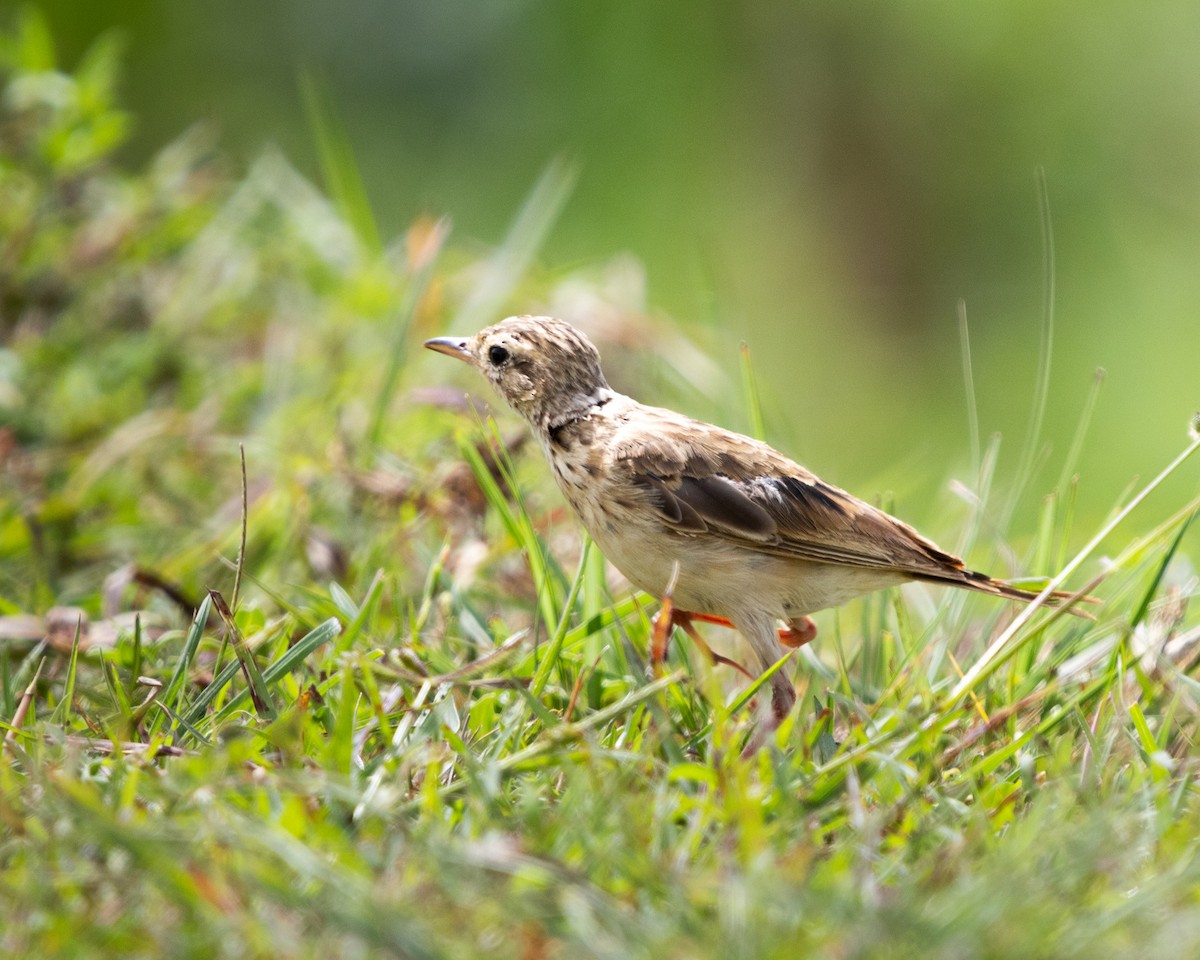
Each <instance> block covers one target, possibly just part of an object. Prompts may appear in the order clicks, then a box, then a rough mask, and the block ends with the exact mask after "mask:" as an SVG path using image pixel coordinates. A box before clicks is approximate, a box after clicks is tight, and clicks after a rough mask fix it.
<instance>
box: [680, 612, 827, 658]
mask: <svg viewBox="0 0 1200 960" xmlns="http://www.w3.org/2000/svg"><path fill="white" fill-rule="evenodd" d="M686 616H688V617H690V618H691V619H693V620H699V621H701V622H703V623H715V624H717V626H720V627H730V628H732V627H733V624H732V623H730V622H729V621H728V620H726V619H725V618H724V617H714V616H713V615H712V614H709V613H689V614H686ZM685 629H686V628H685ZM689 636H691V634H690V633H689ZM816 636H817V624H816V622H815V621H814V620H813V618H812V617H794V618H793V619H791V620H789V621H788V622H787V626H786V627H784V628H783V629H782V630H780V631H779V642H780V643H781V644H783V645H784V646H785V647H791V648H792V649H795V648H796V647H802V646H804V645H805V644H806V643H811V642H812V641H813V640H814V639H815V638H816Z"/></svg>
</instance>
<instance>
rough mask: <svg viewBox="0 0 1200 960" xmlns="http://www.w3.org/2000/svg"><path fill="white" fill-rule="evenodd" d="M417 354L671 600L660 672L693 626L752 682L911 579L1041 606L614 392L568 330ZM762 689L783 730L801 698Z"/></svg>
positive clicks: (536, 326) (457, 340)
mask: <svg viewBox="0 0 1200 960" xmlns="http://www.w3.org/2000/svg"><path fill="white" fill-rule="evenodd" d="M425 346H426V347H428V348H429V349H430V350H436V351H437V352H439V353H444V354H446V355H447V356H451V357H456V358H458V359H459V360H464V361H466V362H467V363H469V364H471V365H472V366H474V367H475V368H476V369H478V370H479V371H481V372H482V373H483V374H484V376H486V377H487V378H488V380H489V381H491V383H492V385H493V386H494V387H495V388H496V390H497V391H498V392H499V393H500V395H501V396H502V397H503V398H504V399H505V400H506V401H508V403H509V404H510V405H511V406H512V407H513V409H514V410H516V411H517V413H519V414H521V416H522V417H524V418H525V420H526V421H528V423H529V425H530V427H531V428H532V429H533V433H534V435H535V436H536V437H537V439H538V441H539V442H540V443H541V445H542V449H543V450H544V451H545V454H546V459H547V460H549V462H550V466H551V468H552V469H553V471H554V478H555V480H557V481H558V486H559V488H560V489H561V490H562V492H563V495H564V496H565V497H566V498H567V501H568V502H569V503H570V504H571V506H572V507H573V508H574V510H575V512H576V513H577V514H578V515H579V519H580V520H582V521H583V525H584V527H586V528H587V531H588V533H589V534H591V536H592V539H593V540H595V542H596V543H597V544H598V545H599V547H600V549H601V550H602V551H603V552H604V554H605V556H607V557H608V559H609V560H610V561H612V563H613V564H614V565H615V566H616V567H617V569H618V570H620V571H621V572H622V573H623V574H624V575H625V576H626V577H627V578H628V580H629V581H630V583H632V584H633V585H634V586H635V587H637V588H638V589H640V590H644V591H646V592H647V593H650V594H652V595H654V596H658V597H664V612H665V613H667V620H666V622H665V623H662V624H661V627H662V629H661V630H658V631H656V636H658V637H660V639H659V641H658V642H656V643H655V644H654V648H653V649H652V651H651V652H652V655H653V657H654V658H656V659H661V658H662V656H663V655H664V654H665V647H666V644H665V641H666V638H667V637H668V636H669V633H670V626H671V625H677V626H680V627H681V628H682V629H684V630H685V631H686V632H687V633H688V634H689V635H690V636H691V637H692V638H693V639H694V640H696V641H697V642H698V643H699V644H700V646H701V647H702V648H703V649H704V650H706V651H708V647H707V645H706V644H704V641H703V640H702V639H701V638H700V636H699V635H698V634H697V633H696V631H695V628H694V627H693V626H692V620H693V619H701V620H706V621H710V622H717V623H723V624H726V625H732V626H734V627H736V628H737V629H738V630H739V631H741V633H742V635H743V636H744V637H745V638H746V640H747V641H748V642H749V644H750V647H751V648H752V650H753V651H754V655H755V658H756V659H757V661H758V663H757V666H758V669H759V672H761V671H763V670H766V669H767V668H768V667H770V666H771V665H772V664H773V663H775V661H776V660H778V659H779V657H780V655H781V653H782V651H781V649H780V643H783V644H786V645H788V646H799V645H801V644H803V643H807V642H808V641H809V640H811V639H812V638H813V637H814V636H815V635H816V625H815V624H814V623H813V622H812V620H811V619H809V617H808V616H807V615H808V614H810V613H813V612H815V611H817V610H821V609H824V608H825V607H832V606H837V605H838V604H841V603H845V602H846V601H847V600H850V599H852V598H854V597H857V596H860V595H861V594H864V593H869V592H871V591H873V590H878V589H880V588H882V587H890V586H894V585H896V584H900V583H904V582H905V581H908V580H926V581H932V582H935V583H945V584H949V585H951V586H955V587H963V588H966V589H968V590H977V591H980V592H983V593H990V594H994V595H996V596H999V597H1008V598H1011V599H1014V600H1024V601H1029V600H1032V599H1033V598H1034V596H1035V594H1033V593H1030V592H1029V591H1027V590H1022V589H1020V588H1019V587H1015V586H1012V585H1011V584H1008V583H1005V582H1003V581H1001V580H995V579H993V578H992V577H989V576H987V575H986V574H983V573H977V572H975V571H973V570H968V569H967V568H966V567H964V565H963V562H962V561H961V560H960V559H959V558H958V557H955V556H953V555H952V554H949V553H947V552H946V551H945V550H942V549H941V548H940V547H938V546H937V545H936V544H934V543H932V542H931V541H929V540H926V539H925V538H924V537H922V536H921V535H920V534H919V533H917V532H916V531H915V530H914V529H913V528H912V527H910V526H908V524H906V523H903V522H901V521H900V520H897V519H896V518H895V517H892V516H890V515H888V514H886V513H884V512H883V511H882V510H878V509H876V508H875V507H872V506H871V505H870V504H868V503H864V502H863V501H862V500H859V499H858V498H857V497H854V496H852V495H851V494H849V493H846V492H845V491H844V490H839V489H838V488H837V487H835V486H833V485H831V484H828V483H825V482H824V481H823V480H821V479H820V478H819V477H817V476H815V475H814V474H812V473H810V472H809V471H808V470H806V469H804V467H802V466H800V465H799V464H798V463H795V462H794V461H792V460H789V459H788V458H787V457H785V456H784V455H783V454H781V453H779V452H778V451H776V450H774V449H772V448H771V447H769V446H768V445H767V444H765V443H762V442H761V441H759V440H754V439H752V438H750V437H746V436H742V435H741V434H738V433H733V432H731V431H729V430H723V429H722V428H720V427H717V426H713V425H712V424H710V423H703V422H701V421H699V420H692V419H691V418H689V417H685V416H683V415H681V414H678V413H674V412H673V411H671V410H664V409H662V408H660V407H648V406H644V405H643V404H640V403H638V402H637V401H636V400H634V399H632V398H631V397H627V396H624V395H622V394H620V393H617V392H616V391H614V390H612V389H611V388H610V387H609V385H608V383H607V381H606V380H605V379H604V374H603V372H602V371H601V369H600V354H599V353H598V352H597V350H596V348H595V347H594V346H593V345H592V343H591V341H589V340H588V339H587V337H585V336H584V335H583V334H582V333H580V332H579V331H578V330H576V329H575V328H574V327H572V326H571V325H570V324H568V323H566V322H565V321H563V320H558V319H555V318H553V317H510V318H509V319H507V320H504V321H502V322H500V323H498V324H496V325H495V326H492V327H488V328H487V329H485V330H481V331H480V332H479V333H477V334H475V336H473V337H469V338H468V337H437V338H435V339H433V340H427V341H425ZM1065 596H1066V595H1065V594H1056V595H1055V598H1054V599H1058V600H1061V599H1065ZM777 621H783V623H784V624H785V625H786V626H785V627H784V628H783V629H782V630H780V629H778V628H777ZM708 652H709V653H710V655H713V654H712V653H711V651H708ZM713 656H714V658H715V659H717V660H720V661H721V662H726V663H730V662H731V661H727V660H725V659H724V658H722V657H715V655H713ZM734 666H737V665H736V664H734ZM771 684H772V698H771V700H772V711H773V713H774V716H775V718H776V719H782V718H783V717H784V716H786V715H787V713H788V711H789V710H790V709H791V707H792V705H793V704H794V703H795V700H796V694H795V689H794V687H793V686H792V683H791V681H790V680H788V678H787V677H786V676H785V675H784V674H783V672H782V671H777V672H776V673H775V674H774V675H773V676H772V678H771Z"/></svg>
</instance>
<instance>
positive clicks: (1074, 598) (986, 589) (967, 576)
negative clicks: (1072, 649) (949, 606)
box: [921, 567, 1100, 620]
mask: <svg viewBox="0 0 1200 960" xmlns="http://www.w3.org/2000/svg"><path fill="white" fill-rule="evenodd" d="M921 579H923V580H929V581H932V582H934V583H946V584H950V585H952V586H955V587H964V588H965V589H967V590H975V591H977V592H979V593H990V594H991V595H992V596H994V597H1005V598H1007V599H1009V600H1020V601H1021V602H1023V603H1032V602H1033V601H1034V600H1036V599H1037V598H1038V597H1039V596H1040V595H1041V592H1042V591H1041V590H1027V589H1026V588H1024V587H1018V586H1015V585H1014V584H1011V583H1009V582H1007V581H1006V580H997V579H996V578H995V577H989V576H988V575H987V574H986V573H980V572H979V571H978V570H968V569H966V568H965V567H964V568H961V569H959V570H955V571H953V573H947V574H946V575H943V576H938V575H926V576H922V577H921ZM1043 602H1044V603H1046V604H1047V605H1049V606H1052V607H1060V606H1061V607H1066V608H1067V612H1068V613H1070V614H1072V615H1073V616H1076V617H1083V618H1084V619H1086V620H1093V619H1095V618H1094V617H1093V616H1092V615H1091V614H1090V613H1088V612H1087V611H1086V610H1080V609H1078V607H1077V606H1076V604H1080V603H1100V600H1099V598H1097V597H1092V596H1088V595H1087V594H1086V593H1083V592H1082V591H1078V592H1073V591H1070V590H1055V591H1053V592H1052V593H1051V594H1050V595H1049V596H1048V597H1046V599H1045V600H1044V601H1043Z"/></svg>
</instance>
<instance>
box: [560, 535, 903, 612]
mask: <svg viewBox="0 0 1200 960" xmlns="http://www.w3.org/2000/svg"><path fill="white" fill-rule="evenodd" d="M587 519H588V518H584V520H585V524H584V525H585V526H586V527H588V529H589V532H590V533H591V535H592V539H593V540H595V541H596V544H597V546H599V547H600V549H601V551H602V552H603V553H604V555H605V556H606V557H607V558H608V560H609V561H610V562H611V563H612V564H613V566H615V567H616V568H617V569H618V570H620V571H621V573H622V574H624V575H625V577H626V579H628V580H629V582H630V583H632V584H633V585H634V586H635V587H637V588H638V589H640V590H644V591H646V592H647V593H649V594H652V595H653V596H656V597H661V596H663V594H664V593H665V592H666V589H667V585H668V583H670V580H671V576H672V573H673V571H674V569H675V564H676V563H678V565H679V574H678V577H677V579H676V582H675V590H674V593H673V595H672V598H673V600H674V603H675V606H676V607H677V608H678V609H680V610H686V611H689V612H691V613H704V614H710V615H713V616H722V617H728V618H730V619H733V620H736V619H737V616H738V614H739V613H740V612H743V611H747V612H756V613H760V614H767V615H768V616H772V617H779V618H781V619H784V620H788V619H791V618H792V617H798V616H802V615H804V614H806V613H813V612H815V611H817V610H823V609H825V608H826V607H834V606H838V605H839V604H842V603H846V602H847V601H849V600H852V599H854V598H855V597H858V596H862V595H863V594H864V593H870V592H871V591H873V590H879V589H881V588H883V587H888V586H894V585H896V584H900V583H903V582H904V581H905V580H906V579H908V578H907V577H904V576H903V575H901V574H897V573H893V572H890V571H881V570H874V569H871V568H863V567H853V566H848V565H844V564H831V563H813V562H809V561H804V560H792V559H786V558H782V557H776V556H772V555H770V554H766V553H761V552H759V551H757V550H754V549H752V548H749V547H743V546H740V545H738V544H733V543H729V542H726V541H721V540H718V539H716V538H713V537H689V536H684V535H680V534H676V533H674V532H673V531H670V530H668V529H667V528H666V527H659V528H658V529H656V530H653V532H652V533H651V534H650V535H647V534H646V533H642V534H639V533H637V532H635V531H633V530H631V529H628V528H627V529H624V530H619V529H609V528H606V527H605V526H604V524H602V523H588V522H587Z"/></svg>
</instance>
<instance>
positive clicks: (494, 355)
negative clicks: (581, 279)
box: [425, 317, 612, 429]
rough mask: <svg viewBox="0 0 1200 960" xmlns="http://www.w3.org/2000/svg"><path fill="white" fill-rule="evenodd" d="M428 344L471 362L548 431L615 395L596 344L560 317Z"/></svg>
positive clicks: (512, 321) (513, 321)
mask: <svg viewBox="0 0 1200 960" xmlns="http://www.w3.org/2000/svg"><path fill="white" fill-rule="evenodd" d="M425 346H426V347H428V348H429V349H430V350H436V351H437V352H438V353H444V354H446V355H447V356H450V357H456V358H457V359H459V360H463V361H465V362H467V363H469V364H471V366H473V367H475V368H476V369H478V370H479V371H480V372H481V373H482V374H483V375H484V376H485V377H487V378H488V380H490V381H491V383H492V386H494V387H495V388H496V391H497V392H498V393H499V394H500V396H502V397H503V398H504V399H505V400H506V401H508V404H509V405H510V406H511V407H512V408H513V409H514V410H516V411H517V413H519V414H521V416H523V417H524V418H525V419H526V420H528V421H529V422H530V423H531V424H533V425H534V426H536V427H540V428H542V429H547V428H549V427H551V426H554V425H556V424H558V423H562V422H565V421H566V420H568V419H571V418H573V417H576V416H580V415H582V414H584V413H585V412H586V411H587V410H589V409H590V408H592V407H594V406H595V405H596V404H598V403H600V402H602V401H603V400H605V399H607V398H608V397H609V396H611V395H612V391H611V390H610V389H609V387H608V383H607V382H606V381H605V379H604V373H603V372H602V371H601V370H600V354H599V353H598V352H597V350H596V348H595V347H594V346H593V345H592V342H591V341H590V340H588V338H587V337H585V336H584V335H583V334H582V333H580V332H579V331H578V330H576V329H575V328H574V327H573V326H571V325H570V324H569V323H567V322H566V321H565V320H558V319H556V318H554V317H509V318H508V319H507V320H501V321H500V322H499V323H497V324H496V325H495V326H491V327H487V328H485V329H483V330H480V331H479V332H478V333H477V334H475V336H473V337H435V338H434V339H433V340H426V341H425Z"/></svg>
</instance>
